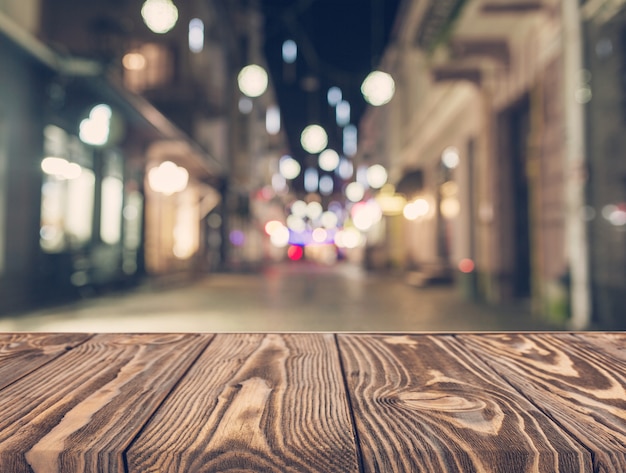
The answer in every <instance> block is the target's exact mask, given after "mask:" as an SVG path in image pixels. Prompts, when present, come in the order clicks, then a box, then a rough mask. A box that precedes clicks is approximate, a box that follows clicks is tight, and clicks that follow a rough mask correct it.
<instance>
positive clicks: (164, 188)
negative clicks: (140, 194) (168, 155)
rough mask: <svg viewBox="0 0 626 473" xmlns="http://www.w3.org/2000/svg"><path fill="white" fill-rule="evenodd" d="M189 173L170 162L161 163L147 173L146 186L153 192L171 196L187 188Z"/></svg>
mask: <svg viewBox="0 0 626 473" xmlns="http://www.w3.org/2000/svg"><path fill="white" fill-rule="evenodd" d="M188 181H189V172H188V171H187V170H186V169H185V168H184V167H181V166H177V165H176V164H174V163H173V162H171V161H163V162H162V163H161V164H160V165H159V166H158V167H153V168H152V169H150V171H148V184H149V185H150V188H151V189H152V190H153V191H155V192H160V193H161V194H164V195H172V194H174V193H176V192H181V191H183V190H185V188H186V187H187V183H188Z"/></svg>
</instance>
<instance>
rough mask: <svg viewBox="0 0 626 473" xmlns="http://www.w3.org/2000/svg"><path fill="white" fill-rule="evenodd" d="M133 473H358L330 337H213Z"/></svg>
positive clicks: (136, 449) (146, 438)
mask: <svg viewBox="0 0 626 473" xmlns="http://www.w3.org/2000/svg"><path fill="white" fill-rule="evenodd" d="M127 459H128V461H127V463H128V467H129V471H131V472H146V471H158V472H169V471H172V472H174V471H176V472H185V471H186V472H217V471H219V472H223V471H263V472H292V471H293V472H295V471H298V472H313V471H315V472H331V471H332V472H356V471H358V462H357V456H356V445H355V442H354V432H353V430H352V424H351V419H350V413H349V408H348V402H347V396H346V394H345V390H344V383H343V379H342V376H341V368H340V365H339V357H338V353H337V347H336V342H335V339H334V336H333V335H332V334H297V335H286V334H285V335H281V334H269V335H260V334H222V335H217V336H216V338H215V340H214V341H213V342H212V343H211V345H210V346H209V347H208V349H207V350H206V352H205V353H203V355H202V356H201V357H200V358H199V359H198V361H197V362H196V363H195V364H194V366H193V368H192V369H191V370H190V371H189V373H188V375H187V376H186V377H185V378H184V379H183V380H182V382H181V383H180V384H179V385H178V386H177V387H176V389H175V390H174V392H173V393H172V395H171V396H170V397H169V398H168V399H167V401H166V402H165V403H164V405H163V406H162V407H161V408H160V409H159V411H158V412H157V413H156V415H155V416H154V417H153V418H152V419H151V420H150V423H149V424H148V425H147V426H146V428H145V429H144V430H143V431H142V433H141V435H140V436H139V438H138V439H137V441H136V442H135V443H134V444H133V445H132V446H131V448H130V449H129V452H128V455H127Z"/></svg>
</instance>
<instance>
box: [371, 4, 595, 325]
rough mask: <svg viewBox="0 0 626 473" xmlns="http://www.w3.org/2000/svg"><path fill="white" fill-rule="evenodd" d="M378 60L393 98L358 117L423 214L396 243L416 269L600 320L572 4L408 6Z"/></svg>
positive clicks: (476, 293)
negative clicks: (391, 82) (392, 85)
mask: <svg viewBox="0 0 626 473" xmlns="http://www.w3.org/2000/svg"><path fill="white" fill-rule="evenodd" d="M402 8H403V12H402V14H401V15H400V20H399V22H398V24H397V25H396V32H395V43H394V44H393V45H392V46H391V47H390V48H389V49H388V50H387V52H386V55H385V57H384V60H383V63H382V68H383V69H384V70H387V71H388V72H390V73H391V74H392V75H393V76H394V77H395V78H396V97H397V98H400V97H401V100H395V99H394V100H392V101H391V102H390V103H389V104H388V105H386V106H385V107H380V108H377V109H370V110H369V111H368V114H367V115H366V117H365V119H364V121H363V123H362V125H361V135H362V136H363V140H362V141H363V147H364V149H365V151H364V154H365V155H369V156H374V157H375V159H377V160H379V161H383V162H386V163H387V166H388V167H389V170H390V177H391V181H392V183H394V184H396V186H397V191H398V192H402V193H403V194H404V196H405V197H406V198H407V200H408V201H409V202H413V203H414V202H416V201H417V202H418V205H419V206H421V208H422V209H423V210H422V211H421V212H418V213H417V215H414V216H412V217H411V218H412V220H406V219H400V218H399V217H393V218H394V219H395V220H397V221H398V222H402V223H397V224H396V225H395V227H402V230H398V231H396V232H395V233H394V235H395V237H394V238H392V239H391V240H389V241H388V244H389V245H391V246H392V247H393V248H394V249H393V250H390V255H391V256H393V255H395V256H393V257H395V258H396V262H397V263H398V264H401V265H402V266H403V267H405V268H406V269H408V270H410V271H415V272H418V273H420V272H421V273H428V272H429V271H430V272H433V273H434V274H440V275H441V274H445V275H449V276H452V277H453V279H454V280H455V281H456V283H457V284H458V285H459V286H460V288H461V289H462V290H463V291H464V293H465V294H466V295H467V296H468V297H477V298H480V299H483V300H486V301H490V302H493V303H499V302H503V301H514V300H517V301H520V302H527V303H528V304H529V308H530V309H531V310H532V311H533V312H534V313H535V314H537V315H538V316H540V317H542V318H545V319H553V320H558V321H561V322H562V321H564V320H568V321H569V323H570V325H571V326H572V327H577V328H583V327H588V326H589V325H590V324H592V323H593V320H592V313H591V302H590V301H591V284H590V274H589V263H588V261H589V253H588V249H589V246H588V241H587V238H588V237H587V233H588V232H587V222H586V220H585V218H584V214H585V209H586V195H585V193H586V188H587V180H586V175H585V173H584V169H585V166H586V164H585V163H586V154H585V152H584V145H585V133H584V111H585V109H584V107H585V102H584V101H585V98H584V96H583V95H584V90H581V89H584V87H582V86H581V85H580V83H579V82H577V81H578V80H579V77H581V75H583V76H584V67H583V62H582V61H583V54H582V44H583V43H582V31H581V20H580V10H579V8H578V5H577V4H576V2H567V1H565V2H561V1H551V0H544V1H520V2H499V1H495V0H467V1H450V2H431V1H426V0H424V1H412V2H405V3H404V4H403V7H402Z"/></svg>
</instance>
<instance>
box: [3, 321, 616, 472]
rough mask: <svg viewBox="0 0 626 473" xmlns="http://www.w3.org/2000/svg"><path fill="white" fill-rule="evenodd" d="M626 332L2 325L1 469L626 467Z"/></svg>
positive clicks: (543, 469)
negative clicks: (70, 330) (176, 330)
mask: <svg viewBox="0 0 626 473" xmlns="http://www.w3.org/2000/svg"><path fill="white" fill-rule="evenodd" d="M625 353H626V336H625V334H622V333H572V334H570V333H536V334H535V333H520V334H515V333H503V334H489V333H485V334H457V335H454V334H449V335H445V334H431V335H428V334H398V335H392V334H330V333H297V334H217V335H212V334H96V335H93V334H26V333H23V334H0V472H2V473H4V472H10V473H13V472H35V473H48V472H74V471H75V472H79V471H93V472H96V471H98V472H109V471H111V472H126V471H132V472H161V471H176V472H218V471H219V472H222V471H230V472H242V471H272V472H289V471H294V472H295V471H306V472H429V473H430V472H444V471H445V472H474V471H476V472H506V473H513V472H552V471H561V472H568V473H569V472H587V471H588V472H592V471H593V472H624V471H626V447H625V445H626V355H625Z"/></svg>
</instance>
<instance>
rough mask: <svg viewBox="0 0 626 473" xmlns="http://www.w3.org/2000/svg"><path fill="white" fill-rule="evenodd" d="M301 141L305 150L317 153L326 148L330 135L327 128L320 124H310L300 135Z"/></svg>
mask: <svg viewBox="0 0 626 473" xmlns="http://www.w3.org/2000/svg"><path fill="white" fill-rule="evenodd" d="M300 143H301V144H302V148H304V150H305V151H307V152H309V153H311V154H315V153H319V152H320V151H322V150H323V149H324V148H326V145H327V144H328V135H327V134H326V130H324V128H322V127H321V126H319V125H309V126H307V127H306V128H305V129H304V130H302V134H301V135H300Z"/></svg>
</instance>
